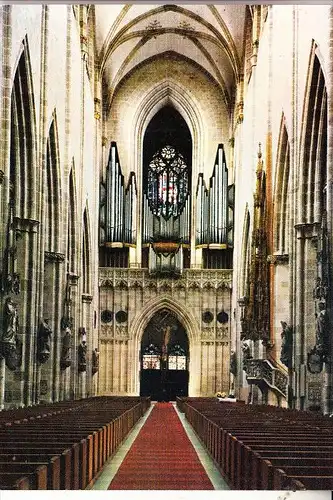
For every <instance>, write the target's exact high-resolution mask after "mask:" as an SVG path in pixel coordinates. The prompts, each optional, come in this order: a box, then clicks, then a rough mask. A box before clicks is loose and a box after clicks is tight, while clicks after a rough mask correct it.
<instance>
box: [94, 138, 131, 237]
mask: <svg viewBox="0 0 333 500" xmlns="http://www.w3.org/2000/svg"><path fill="white" fill-rule="evenodd" d="M136 207H137V186H136V179H135V174H134V172H131V174H130V178H129V181H128V184H127V187H126V188H125V186H124V176H123V174H122V172H121V167H120V162H119V157H118V151H117V145H116V143H115V142H112V143H111V147H110V154H109V161H108V165H107V168H106V176H105V182H102V183H101V185H100V244H106V245H108V244H109V245H112V244H128V245H134V244H135V243H136Z"/></svg>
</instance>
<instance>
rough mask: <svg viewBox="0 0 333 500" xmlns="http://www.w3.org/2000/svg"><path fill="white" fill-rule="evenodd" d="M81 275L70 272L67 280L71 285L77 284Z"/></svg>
mask: <svg viewBox="0 0 333 500" xmlns="http://www.w3.org/2000/svg"><path fill="white" fill-rule="evenodd" d="M79 278H80V276H79V275H78V274H74V273H68V275H67V280H68V283H69V285H70V286H77V285H78V283H79Z"/></svg>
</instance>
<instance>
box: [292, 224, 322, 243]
mask: <svg viewBox="0 0 333 500" xmlns="http://www.w3.org/2000/svg"><path fill="white" fill-rule="evenodd" d="M295 230H296V237H297V239H299V240H300V239H314V238H318V235H319V232H320V223H319V222H312V223H301V224H295Z"/></svg>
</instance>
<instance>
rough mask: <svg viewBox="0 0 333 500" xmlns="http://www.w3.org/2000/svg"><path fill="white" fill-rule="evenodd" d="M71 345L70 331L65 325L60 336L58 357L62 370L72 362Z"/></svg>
mask: <svg viewBox="0 0 333 500" xmlns="http://www.w3.org/2000/svg"><path fill="white" fill-rule="evenodd" d="M71 345H72V333H71V330H70V328H69V327H66V329H65V335H64V336H63V338H62V346H61V357H60V364H61V368H62V369H63V370H64V369H65V368H67V367H68V366H71V364H72V361H71Z"/></svg>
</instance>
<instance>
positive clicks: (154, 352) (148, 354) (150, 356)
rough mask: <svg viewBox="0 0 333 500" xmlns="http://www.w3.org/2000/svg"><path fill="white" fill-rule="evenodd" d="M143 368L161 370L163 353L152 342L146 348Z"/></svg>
mask: <svg viewBox="0 0 333 500" xmlns="http://www.w3.org/2000/svg"><path fill="white" fill-rule="evenodd" d="M142 369H143V370H160V369H161V353H160V351H159V349H158V348H157V347H156V346H155V345H153V344H150V345H149V346H148V347H146V348H145V350H144V353H143V356H142Z"/></svg>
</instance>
